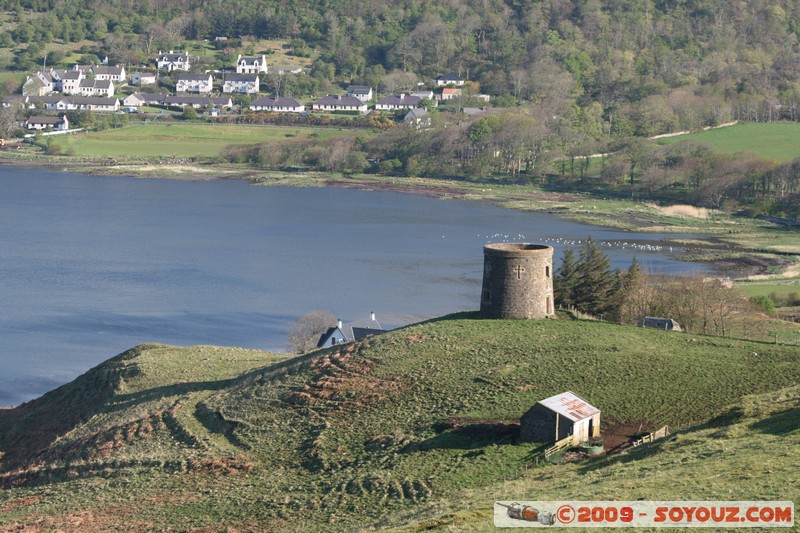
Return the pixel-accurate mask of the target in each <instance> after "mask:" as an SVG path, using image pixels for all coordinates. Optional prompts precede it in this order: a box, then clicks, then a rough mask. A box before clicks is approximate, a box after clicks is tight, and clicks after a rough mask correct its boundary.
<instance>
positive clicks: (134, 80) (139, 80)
mask: <svg viewBox="0 0 800 533" xmlns="http://www.w3.org/2000/svg"><path fill="white" fill-rule="evenodd" d="M156 81H157V80H156V75H155V74H153V73H152V72H134V73H132V74H131V85H139V86H142V85H155V84H156Z"/></svg>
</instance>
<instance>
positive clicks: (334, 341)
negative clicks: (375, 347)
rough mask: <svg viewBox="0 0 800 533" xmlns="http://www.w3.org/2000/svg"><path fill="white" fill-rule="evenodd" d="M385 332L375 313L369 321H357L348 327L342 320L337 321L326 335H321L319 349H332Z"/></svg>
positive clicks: (371, 314) (318, 342)
mask: <svg viewBox="0 0 800 533" xmlns="http://www.w3.org/2000/svg"><path fill="white" fill-rule="evenodd" d="M384 332H386V330H385V329H383V327H382V326H381V325H380V324H379V323H378V320H377V319H376V318H375V313H370V318H369V320H366V321H356V322H353V323H352V324H348V325H347V326H344V325H343V324H342V321H341V320H337V321H336V325H335V326H331V327H329V328H328V330H327V331H326V332H325V333H323V334H322V335H320V337H319V341H317V348H330V347H331V346H336V345H338V344H346V343H348V342H353V341H360V340H363V339H366V338H367V337H370V336H372V335H378V334H380V333H384Z"/></svg>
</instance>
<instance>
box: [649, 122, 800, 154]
mask: <svg viewBox="0 0 800 533" xmlns="http://www.w3.org/2000/svg"><path fill="white" fill-rule="evenodd" d="M799 135H800V124H796V123H791V122H772V123H762V122H754V123H746V124H737V125H735V126H729V127H725V128H717V129H713V130H707V131H702V132H697V133H689V134H686V135H676V136H675V137H665V138H663V139H659V140H658V143H659V144H670V143H674V142H678V141H685V140H689V139H692V140H695V141H700V142H704V143H708V144H710V145H711V146H712V147H713V148H714V150H716V151H718V152H721V153H723V154H737V153H742V152H748V153H752V154H755V155H757V156H759V157H761V158H764V159H769V160H772V161H776V162H781V163H782V162H786V161H791V160H793V159H795V158H797V157H800V142H798V141H797V139H798V136H799Z"/></svg>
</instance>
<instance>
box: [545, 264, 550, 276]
mask: <svg viewBox="0 0 800 533" xmlns="http://www.w3.org/2000/svg"><path fill="white" fill-rule="evenodd" d="M544 275H545V277H547V278H549V277H550V265H546V266H545V267H544Z"/></svg>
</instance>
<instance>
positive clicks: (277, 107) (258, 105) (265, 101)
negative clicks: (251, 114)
mask: <svg viewBox="0 0 800 533" xmlns="http://www.w3.org/2000/svg"><path fill="white" fill-rule="evenodd" d="M250 110H251V111H272V112H275V113H302V112H304V111H305V110H306V106H304V105H303V104H301V103H300V102H298V101H297V100H295V99H294V98H287V97H285V96H278V97H274V98H273V97H271V96H265V97H263V98H258V99H256V100H255V101H254V102H253V103H252V104H250Z"/></svg>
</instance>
